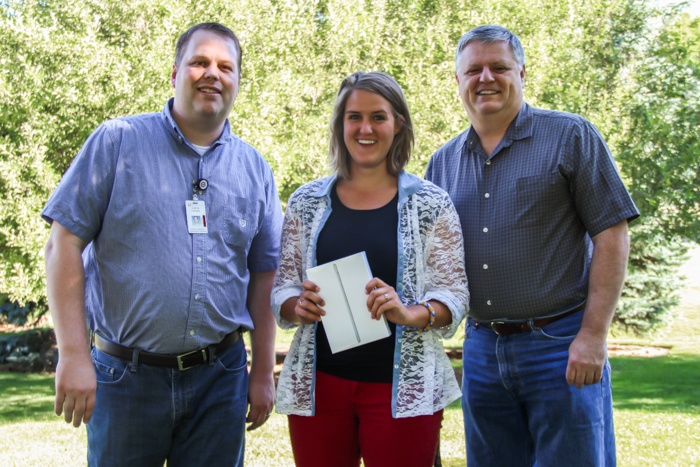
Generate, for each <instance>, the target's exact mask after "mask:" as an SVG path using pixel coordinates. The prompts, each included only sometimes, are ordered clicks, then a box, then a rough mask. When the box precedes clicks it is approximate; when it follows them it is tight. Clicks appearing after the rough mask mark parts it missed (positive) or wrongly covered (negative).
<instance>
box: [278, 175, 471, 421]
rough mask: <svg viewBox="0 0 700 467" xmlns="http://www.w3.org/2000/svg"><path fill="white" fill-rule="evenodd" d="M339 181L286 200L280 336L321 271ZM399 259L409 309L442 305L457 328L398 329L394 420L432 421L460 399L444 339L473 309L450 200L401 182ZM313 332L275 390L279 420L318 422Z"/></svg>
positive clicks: (303, 331)
mask: <svg viewBox="0 0 700 467" xmlns="http://www.w3.org/2000/svg"><path fill="white" fill-rule="evenodd" d="M333 183H335V177H326V178H322V179H319V180H316V181H313V182H311V183H308V184H306V185H304V186H302V187H300V188H299V189H298V190H297V191H296V192H294V194H293V195H292V197H291V198H290V200H289V203H288V205H287V211H286V214H285V218H284V227H283V230H282V247H281V250H280V259H279V266H278V271H277V276H276V277H275V283H274V286H273V289H272V308H273V310H274V312H275V316H276V318H277V323H278V324H279V326H280V327H281V328H283V329H291V328H293V327H294V325H293V324H292V323H290V322H288V321H286V320H284V319H283V318H282V317H281V316H280V308H281V306H282V304H283V303H284V302H285V301H286V300H287V299H289V298H291V297H297V296H299V294H300V293H301V291H302V287H301V283H302V282H303V281H304V280H305V279H307V276H306V269H307V268H311V267H314V266H316V240H317V238H318V234H319V231H320V230H321V229H322V228H323V225H324V224H325V222H326V219H328V216H329V215H330V211H331V207H330V190H331V187H332V185H333ZM398 209H399V231H400V235H399V238H398V240H399V251H398V275H397V290H396V291H397V293H398V295H399V296H400V297H401V301H402V302H403V303H404V305H407V306H408V305H413V304H415V303H416V302H417V301H421V300H437V301H439V302H441V303H443V304H445V305H446V306H447V307H448V308H449V309H450V312H451V313H452V323H451V324H450V325H449V326H445V327H443V328H436V329H433V330H431V331H428V332H423V333H421V332H420V331H419V330H418V329H416V328H411V327H406V326H401V325H397V326H396V341H395V352H394V373H393V387H392V389H393V396H392V413H393V416H394V418H402V417H414V416H418V415H430V414H433V413H435V412H436V411H438V410H440V409H443V408H444V407H446V406H447V405H448V404H450V403H451V402H453V401H455V400H457V399H458V398H459V397H460V395H461V393H460V390H459V386H458V385H457V380H456V378H455V374H454V371H453V369H452V366H451V365H450V361H449V358H448V357H447V356H446V355H445V351H444V349H443V347H442V342H441V341H440V338H449V337H451V336H452V335H453V334H454V333H455V331H456V330H457V328H458V327H459V325H460V323H461V321H462V319H463V318H464V316H465V314H466V311H467V307H468V302H469V292H468V290H467V278H466V275H465V270H464V245H463V240H462V231H461V228H460V223H459V219H458V216H457V212H456V211H455V208H454V206H453V205H452V202H451V201H450V198H449V196H448V195H447V193H445V192H444V191H443V190H441V189H440V188H438V187H437V186H435V185H433V184H432V183H430V182H428V181H425V180H421V179H420V178H418V177H416V176H414V175H411V174H408V173H406V172H402V173H401V174H400V175H399V206H398ZM315 333H316V326H315V325H306V326H299V329H297V331H296V333H295V335H294V339H293V341H292V344H291V347H290V349H289V353H288V354H287V358H286V359H285V361H284V366H283V368H282V374H281V375H280V379H279V383H278V386H277V412H278V413H282V414H294V415H306V416H309V415H313V414H314V396H313V395H314V385H315V370H316V364H315V355H316V351H315V340H316V339H315Z"/></svg>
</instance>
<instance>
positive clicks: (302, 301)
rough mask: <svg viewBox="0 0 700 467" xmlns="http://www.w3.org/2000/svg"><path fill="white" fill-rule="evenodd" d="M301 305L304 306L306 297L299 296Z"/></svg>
mask: <svg viewBox="0 0 700 467" xmlns="http://www.w3.org/2000/svg"><path fill="white" fill-rule="evenodd" d="M299 305H301V306H304V299H303V298H301V297H299Z"/></svg>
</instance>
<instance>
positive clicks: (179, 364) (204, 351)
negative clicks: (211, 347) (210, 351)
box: [176, 349, 207, 371]
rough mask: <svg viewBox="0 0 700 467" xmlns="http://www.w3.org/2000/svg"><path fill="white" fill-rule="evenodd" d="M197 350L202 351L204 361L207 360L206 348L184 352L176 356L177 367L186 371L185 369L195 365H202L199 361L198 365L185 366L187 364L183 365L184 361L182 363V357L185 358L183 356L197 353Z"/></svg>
mask: <svg viewBox="0 0 700 467" xmlns="http://www.w3.org/2000/svg"><path fill="white" fill-rule="evenodd" d="M197 352H202V359H203V360H202V361H203V362H206V361H207V351H206V349H200V350H193V351H192V352H187V353H183V354H182V355H178V356H177V357H176V358H177V368H178V369H179V370H180V371H185V370H189V369H190V368H194V367H196V366H198V365H200V364H201V363H197V365H192V366H188V367H185V366H184V365H183V363H182V358H183V357H187V356H189V355H193V354H196V353H197Z"/></svg>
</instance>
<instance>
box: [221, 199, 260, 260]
mask: <svg viewBox="0 0 700 467" xmlns="http://www.w3.org/2000/svg"><path fill="white" fill-rule="evenodd" d="M260 209H261V208H260V202H259V201H258V200H255V199H249V198H241V197H239V196H232V197H229V199H228V203H227V204H226V210H225V214H224V229H223V236H224V241H225V242H226V243H228V244H231V245H235V246H239V247H244V248H248V247H249V246H250V243H251V242H252V241H253V237H254V236H255V233H256V232H257V228H258V218H259V216H260Z"/></svg>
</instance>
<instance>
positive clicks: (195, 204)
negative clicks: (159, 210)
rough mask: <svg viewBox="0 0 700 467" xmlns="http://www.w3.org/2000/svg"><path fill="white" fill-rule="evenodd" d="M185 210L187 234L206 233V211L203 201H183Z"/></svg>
mask: <svg viewBox="0 0 700 467" xmlns="http://www.w3.org/2000/svg"><path fill="white" fill-rule="evenodd" d="M185 209H186V210H187V230H188V231H189V233H191V234H196V233H208V232H209V231H208V230H207V211H206V209H205V206H204V201H193V200H187V201H185Z"/></svg>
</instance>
